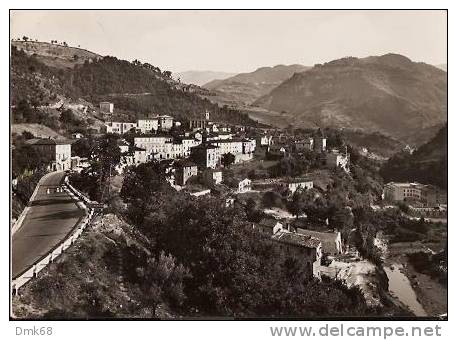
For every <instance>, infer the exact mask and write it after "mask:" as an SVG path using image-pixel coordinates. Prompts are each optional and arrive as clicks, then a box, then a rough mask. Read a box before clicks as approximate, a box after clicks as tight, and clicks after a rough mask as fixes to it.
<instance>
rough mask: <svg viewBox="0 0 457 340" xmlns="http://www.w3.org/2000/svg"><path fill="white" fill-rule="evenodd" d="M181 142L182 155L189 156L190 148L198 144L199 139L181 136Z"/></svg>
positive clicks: (199, 142)
mask: <svg viewBox="0 0 457 340" xmlns="http://www.w3.org/2000/svg"><path fill="white" fill-rule="evenodd" d="M181 144H182V152H183V157H189V156H190V149H191V148H193V147H194V146H197V145H200V144H201V141H199V140H198V139H195V138H193V137H182V138H181Z"/></svg>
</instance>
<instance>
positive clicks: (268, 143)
mask: <svg viewBox="0 0 457 340" xmlns="http://www.w3.org/2000/svg"><path fill="white" fill-rule="evenodd" d="M257 142H258V145H259V146H260V147H261V148H263V149H264V150H265V153H266V154H268V155H270V156H273V157H285V156H288V155H290V154H293V153H295V154H301V153H303V152H310V151H311V152H316V153H320V154H321V156H322V162H323V163H324V164H325V165H326V166H327V167H328V168H330V169H332V168H341V169H343V170H344V171H345V172H349V166H350V155H349V154H348V152H347V148H346V150H345V151H343V152H342V151H340V150H338V149H331V150H327V138H326V137H325V136H323V135H322V134H321V135H320V136H312V137H307V138H301V139H295V138H290V137H289V136H287V135H285V134H282V133H280V134H278V135H275V136H272V135H262V136H259V137H258V138H257Z"/></svg>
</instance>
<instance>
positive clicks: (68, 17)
mask: <svg viewBox="0 0 457 340" xmlns="http://www.w3.org/2000/svg"><path fill="white" fill-rule="evenodd" d="M11 35H12V38H16V37H22V36H23V35H26V36H28V37H30V38H33V39H38V40H40V41H50V40H53V39H57V40H58V41H66V42H67V43H68V44H69V45H71V46H77V45H81V47H83V48H86V49H88V50H91V51H93V52H97V53H99V54H102V55H113V56H116V57H118V58H121V59H127V60H133V59H135V58H137V59H139V60H141V61H142V62H149V63H151V64H153V65H156V66H159V67H160V68H162V69H167V70H171V71H173V72H178V71H186V70H213V71H228V72H246V71H252V70H254V69H256V68H258V67H260V66H273V65H277V64H295V63H299V64H303V65H310V66H312V65H314V64H316V63H322V62H326V61H330V60H333V59H338V58H342V57H345V56H354V57H365V56H368V55H380V54H384V53H389V52H393V53H400V54H403V55H406V56H407V57H409V58H411V59H412V60H414V61H424V62H427V63H430V64H441V63H446V62H447V59H446V53H447V47H446V40H447V33H446V12H445V11H11Z"/></svg>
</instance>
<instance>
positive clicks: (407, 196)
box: [384, 182, 426, 202]
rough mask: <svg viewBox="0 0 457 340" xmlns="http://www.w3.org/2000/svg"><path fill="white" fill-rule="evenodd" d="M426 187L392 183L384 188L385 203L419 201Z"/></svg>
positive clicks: (417, 184)
mask: <svg viewBox="0 0 457 340" xmlns="http://www.w3.org/2000/svg"><path fill="white" fill-rule="evenodd" d="M425 188H426V186H425V185H423V184H420V183H394V182H390V183H388V184H386V185H385V186H384V198H385V200H387V201H392V202H399V201H405V200H415V201H420V200H421V199H422V196H423V192H424V191H425Z"/></svg>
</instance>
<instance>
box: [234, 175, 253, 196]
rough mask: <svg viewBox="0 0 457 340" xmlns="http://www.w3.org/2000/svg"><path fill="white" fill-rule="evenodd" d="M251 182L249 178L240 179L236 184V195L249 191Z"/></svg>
mask: <svg viewBox="0 0 457 340" xmlns="http://www.w3.org/2000/svg"><path fill="white" fill-rule="evenodd" d="M251 183H252V182H251V180H250V179H249V178H245V179H242V180H241V181H239V182H238V189H237V192H238V193H244V192H248V191H251Z"/></svg>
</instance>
